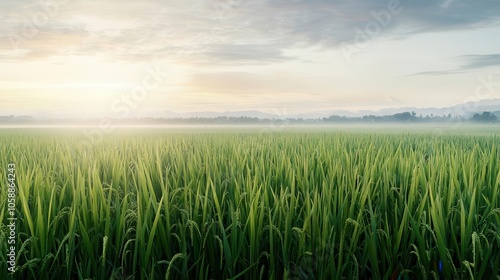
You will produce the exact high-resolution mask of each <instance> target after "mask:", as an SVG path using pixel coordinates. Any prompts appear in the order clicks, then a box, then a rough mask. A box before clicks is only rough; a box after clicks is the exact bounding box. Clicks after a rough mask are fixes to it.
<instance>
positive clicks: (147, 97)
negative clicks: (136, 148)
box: [0, 0, 500, 118]
mask: <svg viewBox="0 0 500 280" xmlns="http://www.w3.org/2000/svg"><path fill="white" fill-rule="evenodd" d="M0 23H1V24H0V116H1V115H33V116H51V117H78V118H80V117H83V118H87V117H101V116H102V117H116V118H121V117H130V116H162V115H163V114H165V112H178V113H183V112H200V111H201V112H204V111H216V112H225V111H248V110H258V111H262V112H267V113H273V114H277V115H280V114H281V115H285V114H306V113H312V112H332V111H335V110H346V111H359V110H379V109H383V108H399V107H417V108H423V107H438V108H439V107H447V106H452V105H456V104H460V103H463V102H470V101H476V100H483V99H493V98H500V48H499V46H500V0H483V1H481V0H478V1H470V0H443V1H439V0H418V1H417V0H413V1H412V0H371V1H366V0H365V1H361V0H343V1H336V0H335V1H334V0H330V1H328V0H308V1H306V0H288V1H284V0H282V1H278V0H269V1H264V0H258V1H257V0H245V1H244V0H189V1H187V0H163V1H159V0H142V1H129V0H120V1H118V0H109V1H97V0H59V1H57V0H41V1H40V0H38V1H26V0H2V1H1V2H0Z"/></svg>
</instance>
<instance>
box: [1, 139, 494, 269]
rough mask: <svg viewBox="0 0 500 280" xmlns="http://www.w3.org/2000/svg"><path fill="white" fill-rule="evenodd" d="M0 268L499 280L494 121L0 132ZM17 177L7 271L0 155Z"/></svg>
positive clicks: (5, 208)
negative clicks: (359, 128) (366, 127)
mask: <svg viewBox="0 0 500 280" xmlns="http://www.w3.org/2000/svg"><path fill="white" fill-rule="evenodd" d="M0 143H1V144H2V145H1V146H0V155H1V156H0V160H1V161H0V167H1V169H0V176H1V178H2V179H1V180H2V188H0V198H1V199H0V220H1V221H2V225H1V233H0V248H1V252H2V253H1V255H0V278H1V279H8V277H9V275H10V276H11V277H13V278H15V279H342V278H344V279H370V278H371V279H500V201H499V200H500V197H499V195H500V190H499V187H500V148H499V147H498V145H499V143H500V133H493V132H492V131H491V130H490V129H488V130H485V131H483V132H481V133H479V132H476V133H472V134H467V133H463V134H458V133H444V134H439V135H437V134H435V133H430V132H425V131H424V132H418V133H417V132H415V133H412V132H408V131H405V132H400V131H399V132H398V131H391V132H373V131H364V132H356V131H350V130H348V131H346V130H343V131H321V130H311V131H301V130H300V129H299V130H295V131H283V132H272V133H261V132H258V131H257V130H250V131H243V130H235V131H232V130H217V131H204V130H202V131H189V130H182V131H179V130H177V131H165V130H163V131H160V130H147V131H120V132H118V133H114V134H109V135H105V138H104V139H102V140H101V141H97V142H92V141H89V140H88V139H87V138H86V137H85V136H83V134H82V133H79V132H77V131H62V130H56V129H53V130H48V131H45V130H33V129H32V130H27V129H17V130H16V129H4V130H1V131H0ZM11 163H14V164H15V171H14V173H15V176H16V180H15V184H16V185H17V193H16V195H17V196H16V209H17V214H16V217H17V227H16V234H17V235H16V241H17V242H16V246H17V247H16V268H17V270H16V272H15V273H14V274H8V270H7V261H8V257H7V251H8V248H9V247H8V246H10V245H8V243H7V240H8V236H9V232H10V231H9V228H8V227H7V226H8V224H9V222H8V221H7V217H8V203H7V201H8V200H7V198H8V191H7V190H8V187H7V185H8V184H10V182H8V173H9V172H10V171H8V165H9V164H11Z"/></svg>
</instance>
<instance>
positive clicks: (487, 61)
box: [459, 54, 500, 70]
mask: <svg viewBox="0 0 500 280" xmlns="http://www.w3.org/2000/svg"><path fill="white" fill-rule="evenodd" d="M459 58H460V59H461V60H462V61H464V64H463V65H462V66H461V67H460V69H463V70H473V69H480V68H486V67H493V66H500V54H486V55H464V56H461V57H459Z"/></svg>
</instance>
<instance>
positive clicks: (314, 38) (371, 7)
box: [0, 0, 500, 66]
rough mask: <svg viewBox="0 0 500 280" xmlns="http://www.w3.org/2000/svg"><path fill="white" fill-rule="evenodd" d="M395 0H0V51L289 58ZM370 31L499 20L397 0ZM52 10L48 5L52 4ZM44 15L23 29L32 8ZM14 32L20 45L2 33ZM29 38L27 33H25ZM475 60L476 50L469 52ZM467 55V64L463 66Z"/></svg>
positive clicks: (448, 5)
mask: <svg viewBox="0 0 500 280" xmlns="http://www.w3.org/2000/svg"><path fill="white" fill-rule="evenodd" d="M391 1H397V0H374V1H364V0H337V1H330V0H316V1H306V0H295V1H288V0H287V1H285V0H270V1H237V0H232V1H230V0H194V1H180V0H173V1H168V2H167V1H159V0H157V1H156V0H147V1H141V2H137V1H131V0H125V1H116V0H112V1H106V2H104V1H95V0H85V1H84V0H70V1H68V2H67V3H66V4H61V5H60V6H59V7H58V9H57V12H52V13H49V12H46V11H48V10H47V9H46V7H45V8H44V6H42V4H40V3H53V2H55V0H46V2H40V3H38V4H36V3H35V4H33V2H31V1H19V0H3V1H2V3H1V4H0V10H1V11H2V13H0V17H3V19H2V26H1V27H0V36H1V37H0V53H3V54H7V56H8V59H10V60H33V59H43V58H46V57H50V56H57V55H99V56H102V57H103V58H104V59H109V60H112V61H131V62H138V61H148V60H157V59H171V60H180V61H184V62H186V63H191V64H231V65H234V64H237V65H239V64H270V63H279V62H284V61H289V60H292V59H294V58H293V57H287V56H285V55H284V51H285V50H287V49H290V48H297V47H298V48H300V47H307V46H319V47H322V48H326V49H336V48H339V47H340V46H341V45H342V43H351V42H353V40H354V39H355V35H356V32H355V30H357V29H361V30H363V29H364V28H365V27H366V24H367V23H370V22H374V21H376V20H375V18H374V14H377V13H379V14H380V13H385V12H384V11H387V9H388V8H387V7H388V4H389V3H391ZM400 6H401V8H402V11H401V12H400V13H397V14H392V15H390V19H389V20H388V22H387V24H386V25H384V26H383V28H382V30H381V32H380V34H378V36H377V37H376V38H374V39H384V38H398V37H404V36H411V35H414V34H418V33H423V32H436V31H440V32H445V31H449V30H466V29H474V28H477V27H480V26H490V25H493V24H496V23H498V22H499V19H500V5H499V1H498V0H485V1H476V2H471V1H468V0H454V1H450V0H443V1H434V0H421V1H410V0H401V1H400ZM53 11H55V10H53ZM43 13H46V14H48V15H49V17H48V21H47V22H46V24H43V25H42V26H37V27H36V29H37V30H38V31H37V34H36V35H35V36H32V37H30V38H27V36H24V35H23V30H26V26H27V25H30V24H31V25H33V21H34V19H35V18H36V16H37V15H38V16H39V19H41V18H42V17H40V15H43ZM16 36H18V37H19V36H21V37H23V40H22V44H21V45H16V44H13V43H12V41H13V40H12V38H18V37H16ZM28 37H29V36H28ZM476 59H479V58H476ZM473 65H474V64H471V66H473Z"/></svg>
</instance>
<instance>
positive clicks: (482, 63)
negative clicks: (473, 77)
mask: <svg viewBox="0 0 500 280" xmlns="http://www.w3.org/2000/svg"><path fill="white" fill-rule="evenodd" d="M453 60H456V61H458V63H457V66H456V67H455V69H450V70H438V71H424V72H418V73H415V74H411V75H407V76H440V75H451V74H461V73H464V72H466V71H470V70H477V69H483V68H488V67H498V66H500V54H482V55H479V54H471V55H462V56H458V57H454V58H453Z"/></svg>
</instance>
